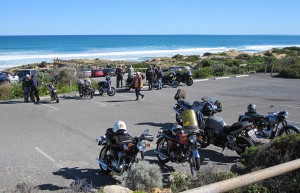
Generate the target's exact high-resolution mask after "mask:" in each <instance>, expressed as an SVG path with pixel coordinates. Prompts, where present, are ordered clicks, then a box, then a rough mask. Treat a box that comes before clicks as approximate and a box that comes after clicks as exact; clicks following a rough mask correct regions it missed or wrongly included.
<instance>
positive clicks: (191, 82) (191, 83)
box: [186, 78, 194, 86]
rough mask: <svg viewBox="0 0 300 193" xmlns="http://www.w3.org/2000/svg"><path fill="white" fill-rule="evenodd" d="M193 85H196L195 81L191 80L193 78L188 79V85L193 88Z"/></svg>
mask: <svg viewBox="0 0 300 193" xmlns="http://www.w3.org/2000/svg"><path fill="white" fill-rule="evenodd" d="M193 83H194V81H193V79H191V78H188V79H187V80H186V85H188V86H192V85H193Z"/></svg>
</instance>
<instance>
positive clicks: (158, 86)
mask: <svg viewBox="0 0 300 193" xmlns="http://www.w3.org/2000/svg"><path fill="white" fill-rule="evenodd" d="M156 76H157V83H158V84H157V90H160V89H162V77H163V71H162V70H161V68H160V66H158V67H157V74H156Z"/></svg>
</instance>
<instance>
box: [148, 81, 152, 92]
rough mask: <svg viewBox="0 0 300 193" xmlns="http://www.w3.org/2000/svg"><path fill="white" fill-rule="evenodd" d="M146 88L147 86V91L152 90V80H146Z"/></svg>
mask: <svg viewBox="0 0 300 193" xmlns="http://www.w3.org/2000/svg"><path fill="white" fill-rule="evenodd" d="M148 86H149V90H152V87H153V80H152V79H148Z"/></svg>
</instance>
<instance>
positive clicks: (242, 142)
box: [235, 137, 255, 155]
mask: <svg viewBox="0 0 300 193" xmlns="http://www.w3.org/2000/svg"><path fill="white" fill-rule="evenodd" d="M235 143H236V145H237V146H238V147H239V148H240V151H236V153H237V154H239V155H240V154H242V153H244V152H245V150H246V148H247V147H252V146H255V145H254V142H253V141H252V140H250V139H249V138H247V137H237V138H236V142H235Z"/></svg>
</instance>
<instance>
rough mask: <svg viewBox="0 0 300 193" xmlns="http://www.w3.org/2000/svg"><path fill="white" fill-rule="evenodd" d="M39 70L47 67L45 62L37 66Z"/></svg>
mask: <svg viewBox="0 0 300 193" xmlns="http://www.w3.org/2000/svg"><path fill="white" fill-rule="evenodd" d="M38 67H39V68H46V67H47V62H46V61H42V62H41V63H39V64H38Z"/></svg>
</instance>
